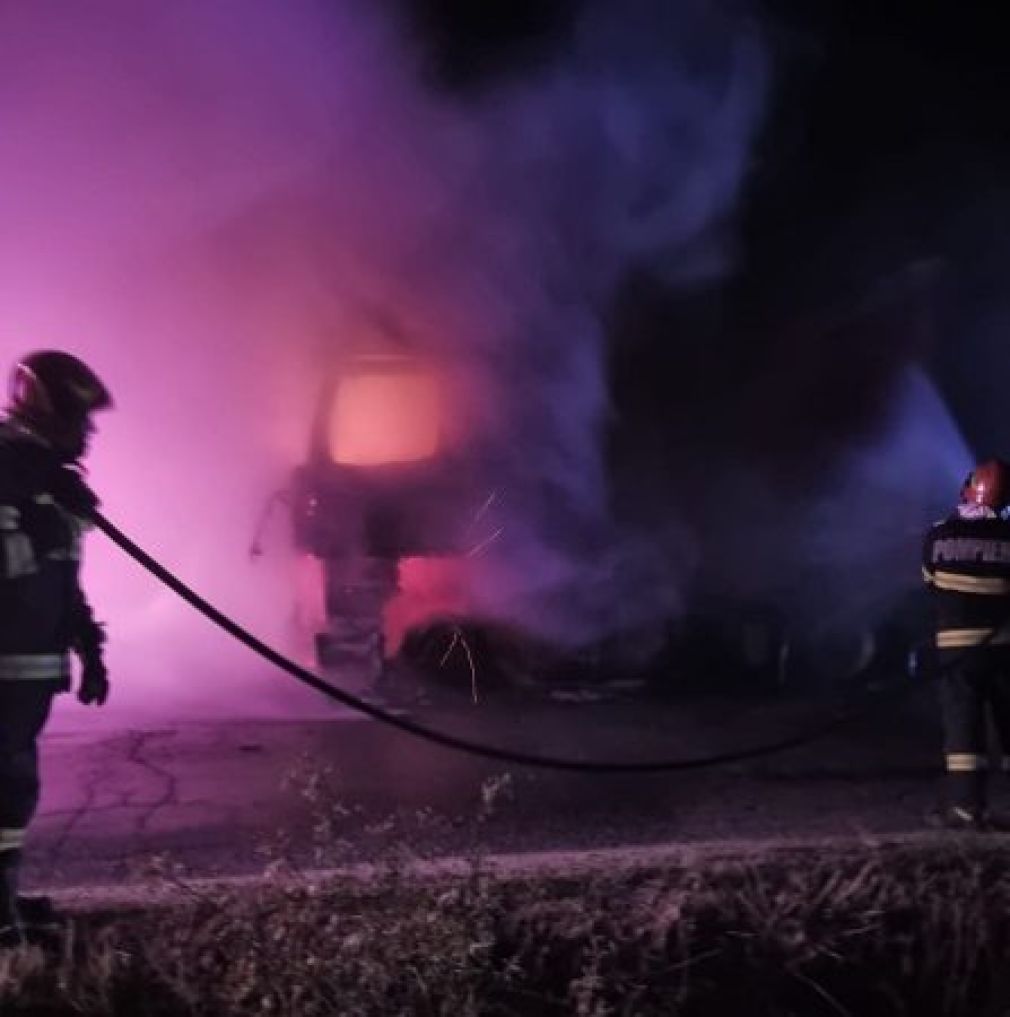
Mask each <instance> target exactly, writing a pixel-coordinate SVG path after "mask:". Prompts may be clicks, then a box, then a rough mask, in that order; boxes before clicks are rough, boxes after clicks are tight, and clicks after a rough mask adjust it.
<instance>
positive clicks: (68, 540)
mask: <svg viewBox="0 0 1010 1017" xmlns="http://www.w3.org/2000/svg"><path fill="white" fill-rule="evenodd" d="M62 468H64V467H63V464H62V463H61V462H60V460H59V458H58V457H57V455H56V454H55V453H54V452H53V450H52V449H51V448H50V447H49V446H48V445H47V444H46V443H45V442H44V441H43V440H42V439H40V438H38V437H37V436H35V435H34V434H33V433H32V432H30V431H29V430H27V429H25V428H22V427H20V426H19V425H17V424H15V423H12V422H10V421H6V422H0V684H4V683H7V682H22V681H25V682H27V681H30V682H33V683H40V684H41V685H43V686H45V687H48V688H50V689H51V690H52V691H54V692H65V691H67V690H68V689H69V687H70V662H69V656H68V651H69V650H71V649H73V650H76V651H77V652H79V653H80V654H81V655H82V656H84V657H88V656H89V655H91V656H95V655H98V654H100V652H101V646H102V643H103V641H104V634H103V632H102V629H101V627H100V626H99V625H98V624H97V623H96V622H95V620H94V617H93V615H92V612H91V608H90V606H89V605H88V602H87V600H86V598H85V596H84V593H83V592H82V590H81V587H80V582H79V570H80V559H81V538H82V536H83V533H84V529H85V525H86V524H85V523H84V521H83V520H81V519H78V518H76V517H75V516H72V515H70V514H69V513H68V512H66V511H64V510H63V509H62V508H60V507H58V506H57V505H56V503H55V502H54V500H53V497H52V495H51V493H50V491H49V488H50V485H51V484H53V483H55V478H56V477H57V476H58V475H59V471H60V470H61V469H62Z"/></svg>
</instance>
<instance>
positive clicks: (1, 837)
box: [0, 826, 25, 851]
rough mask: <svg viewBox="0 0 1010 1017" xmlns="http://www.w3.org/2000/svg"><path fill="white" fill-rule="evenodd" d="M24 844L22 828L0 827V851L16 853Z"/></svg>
mask: <svg viewBox="0 0 1010 1017" xmlns="http://www.w3.org/2000/svg"><path fill="white" fill-rule="evenodd" d="M24 842H25V830H24V827H19V826H8V827H0V851H16V850H17V849H18V848H19V847H21V845H22V844H24Z"/></svg>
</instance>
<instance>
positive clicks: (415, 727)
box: [92, 512, 1000, 774]
mask: <svg viewBox="0 0 1010 1017" xmlns="http://www.w3.org/2000/svg"><path fill="white" fill-rule="evenodd" d="M92 521H93V522H94V524H95V526H96V527H97V528H98V529H99V530H101V531H102V532H103V533H104V534H105V535H106V536H107V537H108V538H109V539H110V540H111V541H112V542H113V543H114V544H116V545H117V546H118V547H119V548H120V549H121V550H122V551H124V552H125V553H126V554H127V555H128V556H129V557H130V558H132V559H133V560H134V561H135V562H137V564H139V565H140V566H141V567H142V568H144V569H146V570H147V571H148V572H150V573H151V575H153V576H154V577H155V578H156V579H158V580H159V581H160V582H161V583H163V584H164V585H165V586H167V587H168V588H169V589H170V590H172V592H173V593H175V594H176V595H178V596H179V597H181V598H182V599H183V600H184V601H186V603H188V604H189V605H190V606H191V607H193V608H195V609H196V610H197V611H198V612H200V614H202V615H204V617H206V618H207V619H208V620H209V621H211V622H213V623H214V624H215V625H217V626H218V628H220V629H222V630H223V631H224V632H226V633H227V634H228V635H230V636H231V637H232V638H234V639H236V640H237V641H238V642H240V643H242V644H243V645H245V646H246V647H247V648H248V649H250V650H252V651H253V653H256V654H258V655H259V656H260V657H262V658H263V659H264V660H266V661H268V662H269V663H270V664H273V665H274V666H275V667H277V668H278V669H279V670H281V671H284V672H285V673H287V674H288V675H290V676H291V677H292V678H295V679H296V680H298V681H300V682H302V683H303V684H305V685H308V686H309V687H310V688H312V689H315V690H316V691H317V692H319V693H321V694H322V695H324V696H326V697H327V698H329V699H332V700H335V701H336V702H338V703H342V704H343V705H344V706H347V707H349V708H351V709H352V710H355V711H357V712H359V713H363V714H365V715H366V716H369V717H371V718H373V719H374V720H377V721H380V722H381V723H383V724H387V725H389V726H390V727H393V728H397V729H399V730H400V731H404V732H406V733H407V734H410V735H414V736H415V737H417V738H420V739H422V740H424V741H427V742H431V743H432V744H434V745H440V746H442V747H443V748H447V749H453V750H455V751H457V752H464V753H467V754H469V755H472V756H479V757H483V758H484V759H493V760H496V761H498V762H504V763H512V764H515V765H519V766H530V767H537V768H539V769H547V770H565V771H570V772H571V771H574V772H577V773H612V774H617V773H661V772H672V771H678V770H698V769H704V768H709V767H715V766H726V765H729V764H732V763H740V762H745V761H747V760H752V759H758V758H761V757H764V756H771V755H775V754H777V753H780V752H785V751H786V750H788V749H792V748H797V747H799V746H800V745H805V744H807V743H809V742H813V741H816V740H818V739H820V738H823V737H825V736H826V735H829V734H831V733H833V732H834V731H836V730H838V729H839V728H841V727H844V726H847V725H849V724H853V723H856V722H857V721H859V720H861V719H863V718H864V717H866V716H869V715H870V714H871V713H873V712H875V711H876V709H877V707H879V705H880V704H881V703H882V702H887V701H893V700H898V699H901V698H903V697H904V696H906V695H908V694H909V693H910V692H912V691H914V690H917V689H919V688H921V687H922V683H921V682H917V683H915V684H912V683H904V684H899V683H895V686H894V687H893V688H890V689H887V690H886V691H885V692H881V693H878V694H877V698H876V699H875V700H874V702H873V703H871V704H869V706H864V707H862V708H856V709H850V710H848V711H847V712H844V713H842V714H841V715H839V716H835V717H833V718H832V719H830V720H827V721H825V722H824V723H822V724H819V725H817V726H816V727H811V728H809V729H807V730H806V731H802V732H800V733H799V734H795V735H790V736H789V737H785V738H780V739H778V740H776V741H771V742H765V743H762V744H759V745H754V746H750V747H748V748H744V749H737V750H735V751H732V752H719V753H713V754H710V755H705V756H694V757H686V758H680V759H651V760H640V761H635V760H631V761H628V760H581V759H570V758H563V757H559V756H551V755H543V754H540V753H535V752H523V751H519V750H514V749H507V748H500V747H498V746H494V745H485V744H482V743H480V742H475V741H471V740H470V739H468V738H461V737H459V736H458V735H454V734H450V733H449V732H446V731H439V730H437V729H435V728H431V727H428V726H426V725H424V724H419V723H417V722H416V721H414V720H410V719H409V718H407V717H403V716H400V715H398V714H395V713H391V712H390V711H388V710H385V709H383V708H382V707H381V706H377V705H375V704H374V703H370V702H368V701H367V700H365V699H361V698H360V697H358V696H355V695H354V694H352V693H350V692H348V691H346V690H345V689H342V688H340V687H339V686H336V685H334V684H332V683H331V682H327V681H324V680H323V679H322V678H320V677H319V676H318V675H316V674H313V673H312V672H311V671H309V670H308V669H307V668H304V667H302V666H301V665H300V664H298V663H296V662H295V661H293V660H291V659H290V658H288V657H286V656H285V655H284V654H282V653H280V652H278V651H277V650H275V649H273V647H271V646H268V645H267V644H266V643H264V642H263V641H262V640H261V639H258V638H257V637H256V636H254V635H253V634H252V633H251V632H249V631H248V630H247V629H245V628H243V627H242V626H241V625H239V624H238V623H237V622H236V621H234V620H233V619H232V618H229V617H228V616H227V615H225V614H224V613H223V612H221V611H219V610H218V609H217V608H216V607H214V605H213V604H211V603H209V602H208V601H207V600H205V599H204V598H203V597H201V596H200V595H199V594H198V593H197V592H196V591H195V590H193V589H192V588H191V587H189V586H187V585H186V584H185V583H184V582H183V581H182V580H181V579H179V578H178V576H176V575H174V574H173V573H172V572H171V571H169V570H168V569H167V568H166V567H165V566H164V565H162V564H161V563H160V562H158V561H157V560H156V559H154V558H153V557H151V555H149V554H148V553H147V552H146V551H145V550H144V549H143V548H141V547H140V546H138V545H137V544H135V543H134V542H133V541H132V540H130V538H129V537H128V536H126V534H125V533H123V532H122V530H120V529H118V527H116V526H115V525H114V524H113V523H111V522H109V520H108V519H106V518H105V517H104V516H102V515H101V514H100V513H98V512H95V513H93V514H92ZM999 631H1000V630H999V629H996V630H995V631H994V632H993V633H992V634H991V635H990V637H989V639H990V640H991V639H993V638H995V636H996V634H997V632H999ZM984 645H985V643H982V644H980V645H979V646H973V647H970V648H969V649H968V650H967V651H966V652H965V653H963V654H958V655H957V656H956V657H955V658H954V659H952V660H950V661H948V662H947V663H946V664H945V665H944V666H943V667H942V668H935V669H934V671H933V673H932V674H931V675H930V676H929V678H930V680H934V679H936V678H938V677H939V676H940V675H942V674H944V673H946V672H947V671H949V670H951V669H953V668H954V667H956V666H957V665H958V664H959V663H961V661H962V659H963V658H965V657H966V656H968V655H969V654H970V653H971V652H974V651H976V650H978V649H979V648H980V647H981V646H984Z"/></svg>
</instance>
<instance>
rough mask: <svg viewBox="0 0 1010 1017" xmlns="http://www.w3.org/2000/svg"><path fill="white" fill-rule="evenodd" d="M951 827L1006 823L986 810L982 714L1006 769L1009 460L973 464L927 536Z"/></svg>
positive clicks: (946, 819)
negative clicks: (957, 497)
mask: <svg viewBox="0 0 1010 1017" xmlns="http://www.w3.org/2000/svg"><path fill="white" fill-rule="evenodd" d="M922 572H923V578H924V579H925V581H926V583H927V584H928V585H929V587H930V588H931V590H932V599H933V607H934V624H935V647H936V662H937V665H938V666H939V667H940V668H941V669H942V673H941V676H940V705H941V712H942V718H943V741H944V753H945V758H946V778H945V780H946V791H947V793H946V804H945V807H944V809H943V810H941V813H940V816H939V818H940V821H941V824H942V825H943V826H946V827H948V828H951V829H966V830H967V829H987V828H989V829H993V828H995V829H1004V828H1006V823H1005V820H1004V821H999V820H997V819H996V817H995V816H993V815H991V814H989V812H988V801H987V790H988V787H987V784H988V781H987V778H988V763H989V752H988V748H987V739H986V727H987V719H988V718H989V717H991V718H992V722H993V726H994V727H995V729H996V733H997V735H998V738H999V742H1000V746H999V747H1000V750H1001V752H1002V766H1003V768H1004V769H1010V465H1008V464H1007V463H1005V462H1002V461H999V460H991V461H989V462H985V463H982V464H980V465H979V466H977V467H976V468H975V469H974V470H972V472H971V473H970V474H969V475H968V477H967V479H966V480H965V482H964V486H963V487H962V489H961V502H960V504H959V505H958V507H957V510H956V511H955V512H954V513H953V515H951V516H950V517H949V518H947V519H945V520H943V521H942V522H940V523H937V524H936V525H935V526H933V527H932V528H931V529H930V531H929V532H928V534H927V535H926V541H925V546H924V549H923V563H922Z"/></svg>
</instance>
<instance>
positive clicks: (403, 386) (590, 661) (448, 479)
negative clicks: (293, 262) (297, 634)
mask: <svg viewBox="0 0 1010 1017" xmlns="http://www.w3.org/2000/svg"><path fill="white" fill-rule="evenodd" d="M447 423H448V422H447V421H446V420H445V419H444V392H443V388H442V385H441V383H440V379H439V376H438V372H437V370H436V369H435V367H434V366H433V364H432V363H431V362H430V361H427V360H425V359H424V358H421V357H419V356H416V355H413V354H410V353H405V352H365V353H359V354H356V355H351V356H348V357H347V358H345V359H344V360H343V361H342V362H340V363H339V364H338V365H337V366H336V368H335V369H334V370H333V372H332V373H331V374H330V375H329V376H328V377H326V378H325V379H324V380H323V383H322V384H321V386H320V388H319V391H318V395H317V398H316V403H315V407H314V411H313V414H312V417H311V424H310V427H309V436H308V447H307V454H306V457H305V460H304V462H302V463H301V464H300V465H298V466H297V467H296V468H295V470H294V471H293V475H292V479H291V483H290V486H289V489H288V490H287V491H286V492H285V495H286V499H285V500H286V501H287V502H288V504H289V506H290V513H291V521H292V528H293V536H294V543H295V546H296V548H297V551H298V552H299V554H300V558H301V561H302V564H303V566H304V569H305V570H304V572H303V574H302V581H301V591H300V594H299V597H300V600H301V601H302V604H301V605H300V610H299V614H300V616H301V618H302V619H303V626H305V625H306V624H307V627H308V628H309V629H310V643H311V656H312V664H313V665H314V666H315V667H316V668H318V669H319V670H321V671H322V672H324V673H327V674H329V675H330V676H332V677H333V678H334V679H335V680H337V681H338V682H339V683H340V684H342V685H343V686H345V687H349V688H353V689H356V690H357V691H359V692H364V693H372V692H378V693H380V694H381V693H383V692H386V693H389V692H390V689H391V688H393V690H394V694H397V693H402V691H403V688H402V679H403V676H404V673H405V672H408V673H409V675H410V682H411V683H416V682H421V683H424V682H425V679H431V678H434V679H436V683H437V684H441V685H442V686H446V685H448V686H455V687H456V689H457V691H459V690H465V691H466V692H467V693H468V694H470V695H472V698H473V699H474V700H475V701H476V700H477V699H478V687H477V686H478V684H480V685H481V686H482V688H487V687H494V686H501V685H503V684H504V685H506V686H508V687H510V688H513V689H514V688H516V687H522V688H526V689H534V690H536V691H537V692H538V693H543V692H544V691H548V692H550V693H551V694H553V695H558V696H561V697H564V696H566V695H572V694H574V695H575V697H576V698H578V695H580V694H582V693H584V692H587V691H589V692H590V695H592V694H593V693H594V692H595V694H596V695H597V696H609V695H613V694H614V693H615V692H617V694H621V692H620V691H619V690H621V689H625V688H631V687H635V688H636V689H637V688H641V687H642V686H643V685H646V686H648V685H651V686H653V687H655V686H656V685H661V686H663V687H664V688H690V687H696V688H697V687H701V688H705V689H710V688H714V687H719V686H722V687H726V686H727V685H729V686H732V687H737V688H739V687H743V688H751V689H753V688H765V689H768V688H772V689H774V688H780V687H784V686H789V685H793V684H798V683H803V684H806V683H808V682H809V681H810V680H811V676H812V675H816V674H817V673H818V672H819V671H821V670H824V668H825V667H827V668H828V670H829V671H831V675H829V676H828V677H827V678H825V677H824V676H821V680H822V681H823V680H827V681H829V683H830V682H834V681H835V680H837V678H838V677H839V675H838V674H836V673H835V672H839V674H840V673H842V672H844V674H845V675H848V676H852V675H855V674H863V675H870V676H873V675H874V674H876V672H879V671H881V669H884V670H887V671H888V672H889V673H890V672H893V671H895V670H904V669H905V663H904V661H905V659H906V658H907V656H908V652H909V649H910V640H909V638H908V635H907V633H906V632H905V629H906V628H907V626H906V625H902V626H900V628H901V633H900V637H899V638H898V640H897V642H895V640H894V638H893V635H894V634H893V633H890V630H889V629H888V631H886V632H885V631H884V629H887V628H888V625H889V624H890V622H888V623H887V625H884V626H883V628H880V627H879V626H876V627H873V628H872V630H871V628H867V627H866V626H863V625H857V626H855V627H854V628H852V627H851V626H849V627H846V626H842V627H841V629H839V630H838V631H834V630H831V631H830V632H829V633H828V636H827V637H825V638H826V639H827V642H825V638H820V637H816V633H813V634H811V633H809V632H807V633H800V632H795V631H790V628H789V626H788V625H787V624H786V623H785V621H784V619H783V617H782V615H781V614H780V613H778V612H777V611H776V609H775V607H774V606H773V605H770V604H766V603H757V602H753V601H747V602H744V601H741V600H739V599H733V598H727V597H719V598H717V599H716V601H715V602H713V601H712V599H711V597H710V596H709V597H708V598H706V597H704V596H695V597H694V598H692V599H691V600H690V601H689V602H688V603H687V604H685V608H684V610H683V611H682V612H681V614H680V615H679V616H678V617H677V618H670V619H669V620H668V622H667V623H666V624H665V625H664V626H660V629H659V630H658V631H657V630H656V628H655V627H653V628H652V630H651V631H650V632H649V633H648V634H647V635H644V636H643V634H642V633H639V632H630V633H616V634H610V635H608V636H606V637H601V639H600V640H599V641H598V642H597V643H594V644H593V645H590V646H583V647H579V648H576V649H572V648H571V647H566V648H565V647H557V646H551V645H548V644H547V643H546V642H545V641H544V640H543V639H539V638H537V637H536V636H534V635H533V634H532V633H528V632H517V631H515V630H514V629H511V628H509V627H507V626H505V625H502V624H498V623H495V622H494V621H491V620H489V619H485V618H478V617H475V616H474V615H473V614H472V612H471V611H470V609H469V604H468V602H467V600H468V598H467V596H466V594H467V588H466V579H465V576H466V564H467V562H468V560H470V559H471V558H472V557H473V556H474V555H475V554H476V553H480V552H481V551H482V550H483V549H484V548H485V547H486V546H487V545H488V544H489V543H491V542H493V541H494V540H495V538H496V536H497V535H498V534H500V533H501V530H502V527H503V524H502V521H501V516H500V513H502V512H503V511H504V507H503V506H502V504H501V500H502V498H501V493H500V492H499V491H498V490H497V489H496V486H495V483H494V479H495V478H494V476H493V472H494V471H493V468H492V467H491V466H490V465H489V464H488V463H485V462H483V459H482V457H480V456H478V455H476V454H475V453H474V451H473V449H472V448H468V447H466V446H464V445H463V444H462V443H460V442H458V441H454V440H453V439H452V438H451V436H450V433H449V429H448V428H447V427H446V424H447ZM453 577H457V578H459V582H458V583H456V584H455V586H454V585H453ZM460 577H462V578H460ZM405 587H406V589H405ZM306 604H310V605H311V606H310V607H308V608H306V606H305V605H306ZM878 628H879V629H880V630H879V631H878V630H877V629H878ZM891 628H893V625H891ZM889 633H890V634H889ZM839 640H841V642H839ZM629 645H631V646H632V652H630V653H629V652H628V651H629ZM643 647H644V648H645V649H644V650H643ZM629 661H631V662H632V668H631V671H630V672H629ZM405 664H406V667H404V665H405ZM877 677H879V675H877ZM429 684H430V683H429ZM397 686H399V689H397V688H396V687H397ZM608 686H610V688H609V690H608V688H607V687H608ZM411 698H413V696H411Z"/></svg>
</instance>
